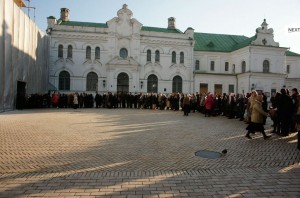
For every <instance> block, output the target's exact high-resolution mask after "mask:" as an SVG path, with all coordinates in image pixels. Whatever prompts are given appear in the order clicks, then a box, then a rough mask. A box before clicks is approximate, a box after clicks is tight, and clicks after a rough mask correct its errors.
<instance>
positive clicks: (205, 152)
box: [195, 150, 222, 159]
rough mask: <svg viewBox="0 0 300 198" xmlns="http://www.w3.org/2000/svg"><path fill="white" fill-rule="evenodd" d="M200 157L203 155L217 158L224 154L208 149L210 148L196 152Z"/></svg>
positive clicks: (208, 157)
mask: <svg viewBox="0 0 300 198" xmlns="http://www.w3.org/2000/svg"><path fill="white" fill-rule="evenodd" d="M195 155H196V156H198V157H203V158H207V159H216V158H219V157H221V156H222V154H221V153H218V152H215V151H208V150H200V151H197V152H196V153H195Z"/></svg>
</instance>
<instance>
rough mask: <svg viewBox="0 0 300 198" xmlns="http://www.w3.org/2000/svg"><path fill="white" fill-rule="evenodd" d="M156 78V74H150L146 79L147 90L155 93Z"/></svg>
mask: <svg viewBox="0 0 300 198" xmlns="http://www.w3.org/2000/svg"><path fill="white" fill-rule="evenodd" d="M157 86H158V79H157V76H155V75H154V74H151V75H150V76H149V77H148V79H147V92H148V93H151V92H153V93H157Z"/></svg>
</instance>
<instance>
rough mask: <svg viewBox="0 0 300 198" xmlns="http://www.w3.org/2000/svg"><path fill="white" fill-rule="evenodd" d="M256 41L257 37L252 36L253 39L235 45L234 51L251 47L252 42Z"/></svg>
mask: <svg viewBox="0 0 300 198" xmlns="http://www.w3.org/2000/svg"><path fill="white" fill-rule="evenodd" d="M255 39H256V36H252V37H250V38H248V39H246V40H244V41H242V42H240V43H238V44H236V45H234V46H233V47H232V51H235V50H238V49H241V48H243V47H246V46H249V45H251V42H252V41H254V40H255Z"/></svg>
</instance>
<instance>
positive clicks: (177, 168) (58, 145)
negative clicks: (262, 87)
mask: <svg viewBox="0 0 300 198" xmlns="http://www.w3.org/2000/svg"><path fill="white" fill-rule="evenodd" d="M182 114H183V113H182V112H181V111H176V112H174V111H149V110H136V109H77V110H73V109H35V110H23V111H12V112H4V113H1V114H0V197H73V196H74V197H143V198H148V197H153V198H158V197H276V196H277V197H278V196H279V197H300V179H299V178H300V152H299V150H297V149H296V143H295V140H296V138H297V136H296V133H292V134H291V135H290V136H288V137H285V138H282V137H280V136H276V135H273V134H272V137H271V138H270V139H269V140H264V139H263V138H262V136H261V134H259V133H257V134H255V135H253V140H247V139H245V137H244V135H245V132H246V131H245V127H246V125H245V124H244V123H243V122H239V121H237V120H235V119H231V120H229V119H227V118H226V117H223V116H219V117H210V118H205V117H203V115H202V114H199V113H191V114H190V116H189V117H188V118H187V117H183V116H182ZM270 124H271V121H270V119H268V120H267V125H266V127H265V128H266V129H267V133H269V131H268V130H269V129H270ZM225 148H226V149H227V150H228V153H227V154H226V155H225V156H222V157H221V158H218V159H204V158H200V157H197V156H195V154H194V153H195V152H196V151H199V150H210V151H215V152H220V151H222V150H223V149H225Z"/></svg>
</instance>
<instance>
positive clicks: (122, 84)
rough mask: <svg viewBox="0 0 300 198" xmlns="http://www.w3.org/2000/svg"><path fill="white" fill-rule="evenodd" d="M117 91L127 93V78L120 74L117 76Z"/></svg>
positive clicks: (126, 75) (125, 75) (124, 74)
mask: <svg viewBox="0 0 300 198" xmlns="http://www.w3.org/2000/svg"><path fill="white" fill-rule="evenodd" d="M117 91H118V92H123V93H128V92H129V76H128V74H126V73H124V72H122V73H120V74H119V75H118V79H117Z"/></svg>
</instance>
